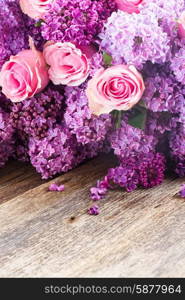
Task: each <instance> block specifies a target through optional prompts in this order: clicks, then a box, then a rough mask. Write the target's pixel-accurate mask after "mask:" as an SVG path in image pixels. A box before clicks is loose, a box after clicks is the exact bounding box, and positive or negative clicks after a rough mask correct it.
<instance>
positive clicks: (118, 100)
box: [86, 65, 145, 116]
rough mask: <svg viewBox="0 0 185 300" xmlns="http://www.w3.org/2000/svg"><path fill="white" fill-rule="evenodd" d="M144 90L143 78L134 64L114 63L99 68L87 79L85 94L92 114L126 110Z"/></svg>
mask: <svg viewBox="0 0 185 300" xmlns="http://www.w3.org/2000/svg"><path fill="white" fill-rule="evenodd" d="M144 90H145V86H144V82H143V78H142V76H141V74H140V73H139V72H138V71H137V70H136V68H135V67H134V66H126V65H116V66H113V67H110V68H108V69H106V70H104V69H100V70H99V71H97V73H96V74H95V76H94V77H93V78H92V79H91V80H89V82H88V85H87V90H86V95H87V98H88V101H89V107H90V110H91V112H92V113H93V114H95V115H97V116H99V115H100V114H104V113H109V112H111V111H112V110H128V109H130V108H131V107H132V106H134V105H135V104H136V103H137V102H138V101H139V100H140V99H141V97H142V95H143V92H144Z"/></svg>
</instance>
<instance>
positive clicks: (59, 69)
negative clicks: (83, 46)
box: [44, 42, 90, 86]
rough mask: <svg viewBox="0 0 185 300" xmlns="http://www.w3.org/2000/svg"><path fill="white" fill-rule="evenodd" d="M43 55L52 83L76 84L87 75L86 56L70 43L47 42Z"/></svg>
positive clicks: (80, 82) (87, 61) (87, 63)
mask: <svg viewBox="0 0 185 300" xmlns="http://www.w3.org/2000/svg"><path fill="white" fill-rule="evenodd" d="M44 57H45V60H46V62H47V64H48V65H49V66H50V68H49V77H50V79H51V81H52V82H53V83H54V84H63V85H68V86H78V85H80V84H82V83H83V82H84V81H85V80H86V79H87V77H88V75H89V71H90V66H89V60H88V58H87V56H86V55H85V54H84V53H82V51H81V50H80V49H78V48H76V46H75V45H74V44H72V43H61V42H57V43H53V42H48V43H46V45H45V47H44Z"/></svg>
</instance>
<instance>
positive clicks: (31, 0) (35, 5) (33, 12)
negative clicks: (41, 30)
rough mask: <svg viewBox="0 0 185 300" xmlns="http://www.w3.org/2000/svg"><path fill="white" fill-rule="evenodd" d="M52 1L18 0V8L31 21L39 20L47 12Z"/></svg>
mask: <svg viewBox="0 0 185 300" xmlns="http://www.w3.org/2000/svg"><path fill="white" fill-rule="evenodd" d="M52 2H53V0H20V6H21V9H22V11H23V13H25V14H26V15H28V16H29V17H30V18H33V19H40V18H43V16H44V15H45V14H46V13H47V11H48V4H50V3H52Z"/></svg>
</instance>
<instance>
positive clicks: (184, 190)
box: [180, 184, 185, 198]
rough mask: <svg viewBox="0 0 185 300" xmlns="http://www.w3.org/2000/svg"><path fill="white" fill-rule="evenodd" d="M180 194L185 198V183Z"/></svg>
mask: <svg viewBox="0 0 185 300" xmlns="http://www.w3.org/2000/svg"><path fill="white" fill-rule="evenodd" d="M180 196H181V197H182V198H185V184H183V185H182V186H181V189H180Z"/></svg>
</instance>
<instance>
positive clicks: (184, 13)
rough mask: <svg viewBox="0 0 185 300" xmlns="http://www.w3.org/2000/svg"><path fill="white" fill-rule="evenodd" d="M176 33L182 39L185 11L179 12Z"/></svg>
mask: <svg viewBox="0 0 185 300" xmlns="http://www.w3.org/2000/svg"><path fill="white" fill-rule="evenodd" d="M177 22H178V33H179V36H180V37H181V38H182V39H184V38H185V11H183V13H182V14H181V16H180V18H179V19H178V21H177Z"/></svg>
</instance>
